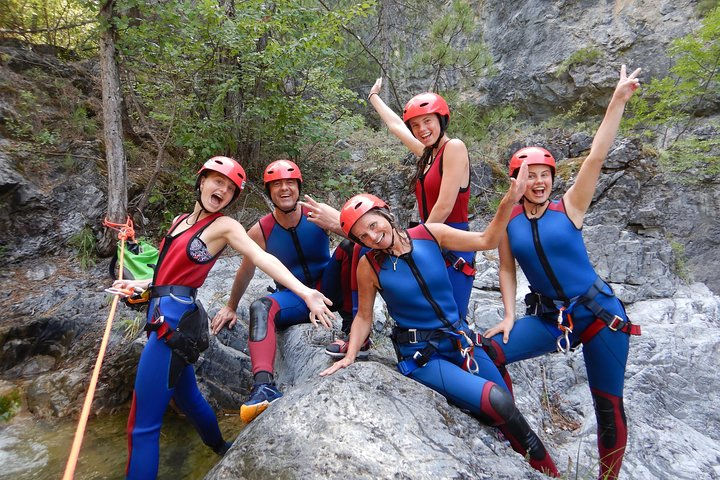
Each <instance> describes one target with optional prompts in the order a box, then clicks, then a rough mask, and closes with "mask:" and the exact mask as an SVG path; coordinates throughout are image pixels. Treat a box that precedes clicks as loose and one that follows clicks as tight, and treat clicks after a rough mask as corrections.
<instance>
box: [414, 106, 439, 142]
mask: <svg viewBox="0 0 720 480" xmlns="http://www.w3.org/2000/svg"><path fill="white" fill-rule="evenodd" d="M408 123H409V124H410V131H411V132H412V134H413V136H414V137H415V138H417V139H418V140H420V142H422V144H423V145H424V146H426V147H431V146H433V145H434V144H435V142H437V140H438V138H440V135H441V128H440V119H439V118H438V116H437V115H436V114H434V113H428V114H426V115H420V116H418V117H413V118H411V119H410V120H408Z"/></svg>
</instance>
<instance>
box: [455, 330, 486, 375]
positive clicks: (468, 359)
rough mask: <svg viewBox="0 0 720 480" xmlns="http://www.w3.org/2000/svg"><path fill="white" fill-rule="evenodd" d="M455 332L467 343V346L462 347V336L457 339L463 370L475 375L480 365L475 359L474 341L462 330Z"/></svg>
mask: <svg viewBox="0 0 720 480" xmlns="http://www.w3.org/2000/svg"><path fill="white" fill-rule="evenodd" d="M457 333H458V334H459V336H460V337H462V338H464V339H465V340H466V341H467V344H468V346H467V347H463V346H462V338H458V339H457V345H458V350H460V356H462V358H463V360H464V367H465V370H467V371H468V372H470V373H472V374H473V375H477V373H478V371H479V370H480V367H479V366H478V364H477V362H476V361H475V343H473V341H472V340H471V339H470V337H469V336H468V334H467V333H465V332H464V331H462V330H459V331H458V332H457Z"/></svg>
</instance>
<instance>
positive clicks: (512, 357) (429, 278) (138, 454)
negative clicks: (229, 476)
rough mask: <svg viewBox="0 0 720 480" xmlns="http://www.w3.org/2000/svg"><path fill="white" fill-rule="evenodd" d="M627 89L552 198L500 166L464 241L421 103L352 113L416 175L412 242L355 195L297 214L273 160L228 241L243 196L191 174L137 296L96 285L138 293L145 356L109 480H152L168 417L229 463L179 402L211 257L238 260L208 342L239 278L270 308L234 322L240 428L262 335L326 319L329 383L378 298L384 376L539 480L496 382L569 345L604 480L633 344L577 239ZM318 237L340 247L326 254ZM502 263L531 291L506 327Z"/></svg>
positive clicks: (447, 143)
mask: <svg viewBox="0 0 720 480" xmlns="http://www.w3.org/2000/svg"><path fill="white" fill-rule="evenodd" d="M639 72H640V69H637V70H635V71H634V72H632V73H631V74H630V75H627V73H626V69H625V66H624V65H623V67H622V68H621V71H620V80H619V82H618V84H617V86H616V88H615V91H614V94H613V96H612V98H611V100H610V103H609V105H608V108H607V111H606V113H605V117H604V119H603V121H602V123H601V125H600V127H599V129H598V131H597V133H596V135H595V138H594V141H593V144H592V147H591V150H590V153H589V154H588V156H587V158H586V159H585V160H584V162H583V164H582V166H581V168H580V170H579V172H578V174H577V177H576V179H575V182H574V184H573V185H572V186H571V187H570V188H569V189H568V190H567V192H566V193H565V194H564V195H563V196H562V198H560V199H558V200H551V199H550V194H551V190H552V184H553V180H554V177H555V172H556V162H555V159H554V158H553V155H552V154H551V153H550V152H549V151H548V150H546V149H544V148H540V147H527V148H523V149H521V150H519V151H518V152H516V153H515V154H514V155H513V156H512V158H511V159H510V162H509V176H510V187H509V188H508V190H507V192H506V194H505V195H504V197H503V198H502V200H501V202H500V204H499V206H498V209H497V212H496V213H495V216H494V218H493V219H492V221H491V222H490V223H489V224H488V226H487V228H486V229H485V230H484V231H482V232H472V231H469V228H468V203H469V196H470V161H469V158H468V151H467V148H466V147H465V144H464V143H463V142H462V141H460V140H458V139H451V138H450V137H449V136H448V134H447V128H448V125H449V121H450V109H449V107H448V105H447V103H446V102H445V100H444V99H443V98H442V97H441V96H439V95H437V94H434V93H424V94H421V95H417V96H416V97H413V98H412V99H411V100H410V101H409V102H408V103H407V105H406V106H405V109H404V110H403V113H402V116H400V115H397V114H396V113H395V112H394V111H393V110H392V109H391V108H389V107H388V106H387V105H386V104H385V103H384V102H383V101H382V99H381V98H380V95H379V93H380V90H381V87H382V82H381V80H380V79H378V81H377V82H376V83H375V85H373V87H372V89H371V90H370V94H369V96H368V99H369V102H370V103H371V104H372V105H373V107H374V108H375V110H376V111H377V112H378V113H379V115H380V117H381V118H382V120H383V121H384V122H385V124H386V125H387V127H388V129H389V130H390V132H391V133H393V134H394V135H395V136H397V137H398V138H399V139H400V140H401V141H402V142H403V144H405V145H406V146H407V147H408V149H409V150H410V151H411V152H413V153H414V154H415V155H416V157H417V158H418V162H417V168H416V172H415V175H414V177H413V179H412V187H413V188H414V191H415V194H416V198H417V204H418V213H419V218H420V220H421V223H420V224H419V225H417V226H414V227H410V228H404V227H403V226H401V225H399V224H398V222H397V221H396V219H395V217H394V216H393V214H392V213H391V211H390V209H389V207H388V205H387V204H386V203H385V202H384V201H383V200H382V199H380V198H378V197H376V196H374V195H370V194H367V193H362V194H358V195H355V196H353V197H352V198H350V199H349V200H348V201H347V202H346V203H345V204H344V206H343V207H342V208H341V209H340V210H336V209H334V208H333V207H331V206H329V205H327V204H324V203H318V202H316V201H315V200H313V199H312V198H310V197H309V196H306V197H305V198H306V201H304V202H303V201H300V194H301V190H302V186H303V181H302V174H301V171H300V169H299V167H298V166H297V165H296V164H295V163H293V162H291V161H289V160H279V161H275V162H272V163H271V164H270V165H268V166H267V168H266V169H265V171H264V178H263V181H264V184H265V189H266V193H267V195H268V196H269V198H270V200H271V201H272V204H273V207H274V208H273V211H272V212H271V213H270V214H268V215H266V216H265V217H263V218H261V219H260V220H259V221H258V222H257V223H256V224H255V225H253V226H252V227H251V228H250V229H249V230H248V231H247V232H246V231H245V229H244V228H243V226H242V225H240V224H239V223H238V222H237V221H235V220H233V219H232V218H230V217H228V216H225V215H223V213H222V210H223V209H224V208H226V207H227V206H228V205H229V204H231V203H232V202H233V201H234V200H235V199H236V198H237V196H238V194H239V193H240V191H241V190H242V189H243V186H244V184H245V181H246V176H245V172H244V170H243V168H242V167H241V166H240V165H239V164H238V163H237V162H236V161H235V160H233V159H230V158H227V157H214V158H211V159H210V160H208V161H207V162H206V163H205V164H204V165H203V166H202V168H201V169H200V171H199V172H198V176H197V181H196V186H195V190H196V202H195V206H194V209H193V211H192V212H191V213H187V214H183V215H179V216H178V217H176V218H175V220H174V222H173V224H172V226H171V228H170V230H169V232H168V233H167V235H166V236H165V238H164V239H163V241H162V243H161V246H160V251H161V254H160V259H159V261H158V265H157V266H156V269H155V274H154V278H153V279H152V280H151V281H150V280H145V281H118V282H116V283H115V284H114V286H116V287H120V288H126V289H127V288H134V289H143V290H144V289H150V292H151V293H150V297H151V300H150V304H149V309H148V317H147V325H146V330H147V332H148V342H147V345H146V347H145V349H144V350H143V353H142V355H141V358H140V362H139V365H138V372H137V377H136V382H135V392H134V394H133V401H132V408H131V412H130V418H129V420H128V444H129V454H128V455H129V456H128V464H127V472H126V475H127V478H142V479H145V478H155V476H156V474H157V468H158V453H159V434H160V428H161V425H162V416H163V413H164V411H165V410H166V408H167V406H168V404H169V402H170V400H171V399H174V400H175V403H176V405H177V406H178V408H179V409H180V410H182V411H183V412H184V413H185V414H186V415H187V416H188V418H190V420H191V421H192V422H193V424H194V426H195V427H196V429H197V430H198V432H199V433H200V436H201V438H202V439H203V442H204V443H205V444H206V445H208V446H209V447H210V448H212V449H213V450H214V451H215V452H216V453H218V454H220V455H222V454H224V453H225V452H226V451H227V449H228V448H229V446H230V443H229V442H227V441H226V440H225V439H224V438H223V436H222V434H221V432H220V429H219V427H218V423H217V419H216V417H215V415H214V413H213V412H212V409H211V408H210V406H209V405H208V403H207V401H206V400H205V399H204V398H203V396H202V394H201V393H200V392H199V390H198V388H197V385H196V381H195V374H194V370H193V366H192V363H193V362H194V361H195V360H196V359H197V356H198V355H199V351H200V350H202V348H203V341H201V340H202V339H201V338H200V339H198V338H197V337H198V336H200V337H201V336H202V335H201V334H202V333H203V332H202V331H200V333H197V332H198V330H202V329H203V328H204V329H205V330H206V329H207V317H206V316H205V313H204V311H203V309H202V306H201V305H200V304H199V303H198V302H196V300H195V296H196V292H197V289H198V288H199V287H200V286H201V285H202V284H203V282H204V280H205V278H206V277H207V275H208V273H209V271H210V269H211V268H212V266H213V264H214V263H215V261H216V260H217V258H218V257H219V255H220V254H221V253H222V251H223V250H224V249H225V247H226V246H227V245H228V244H229V245H230V246H231V247H232V248H234V249H235V250H236V251H237V252H239V253H240V254H241V255H242V256H243V260H242V263H241V266H240V268H239V269H238V271H237V274H236V276H235V280H234V283H233V286H232V291H231V294H230V298H229V301H228V303H227V305H226V306H225V307H223V308H222V309H221V310H220V311H219V312H218V313H217V314H216V316H215V317H214V318H213V320H212V322H211V326H210V329H211V331H212V333H215V334H216V333H218V332H219V331H220V330H221V329H222V328H224V327H228V328H232V327H233V326H234V325H235V323H236V321H237V314H236V309H237V306H238V303H239V301H240V298H241V297H242V295H243V294H244V293H245V291H246V289H247V287H248V284H249V282H250V280H251V279H252V277H253V274H254V271H255V267H259V268H260V269H261V270H263V271H264V272H266V273H267V274H268V275H270V276H271V277H272V278H273V279H274V280H275V282H276V288H275V291H274V292H273V293H271V294H269V295H267V296H264V297H262V298H260V299H258V300H255V301H254V302H253V303H252V304H251V306H250V331H249V339H248V343H249V350H250V357H251V363H252V372H253V376H254V384H253V387H252V390H251V393H250V396H249V399H248V400H247V401H246V402H245V403H244V404H243V405H242V406H241V417H242V419H243V421H245V422H250V421H252V420H253V419H254V418H255V417H256V416H257V415H259V414H260V413H261V412H263V411H264V410H265V409H266V408H267V407H268V406H269V405H270V404H271V403H272V402H274V401H275V400H277V399H278V398H280V397H281V396H282V393H281V392H280V391H279V390H278V388H277V385H276V383H275V372H274V370H273V363H274V358H275V351H276V331H278V330H281V329H284V328H287V327H289V326H291V325H296V324H299V323H306V322H310V323H312V324H313V325H316V326H318V325H320V326H324V327H331V326H332V325H333V318H334V316H333V313H332V311H331V309H332V310H334V311H337V312H339V313H340V316H341V317H342V318H343V331H344V332H346V333H348V336H347V338H345V339H339V340H338V341H336V342H333V343H332V344H331V345H328V346H327V348H326V352H327V353H328V354H329V355H331V356H333V357H336V358H340V359H339V360H338V361H337V362H335V363H334V364H332V365H331V366H330V367H329V368H327V369H326V370H324V371H323V372H321V373H320V375H322V376H327V375H330V374H332V373H334V372H336V371H337V370H339V369H342V368H346V367H348V366H349V365H351V364H352V363H353V362H354V361H355V360H356V359H357V358H359V357H363V356H367V353H368V349H369V345H370V343H369V337H370V334H371V327H372V319H373V304H374V301H375V296H376V294H377V293H380V295H381V296H382V297H383V299H384V300H385V302H386V304H387V307H388V311H389V313H390V315H391V316H392V318H393V319H394V321H395V327H394V329H393V332H392V341H393V344H394V346H395V350H396V353H397V357H398V369H399V371H400V372H401V373H402V374H404V375H406V376H408V377H410V378H412V379H414V380H416V381H418V382H420V383H422V384H424V385H426V386H428V387H430V388H432V389H434V390H436V391H437V392H439V393H441V394H442V395H444V396H445V397H446V398H447V400H448V401H449V402H450V403H452V404H454V405H457V406H459V407H461V408H462V409H464V410H466V411H468V412H469V413H470V414H471V415H473V416H474V417H476V418H478V419H479V420H480V421H481V422H483V423H485V424H488V425H493V426H496V427H498V429H499V430H500V431H501V432H502V433H503V435H504V436H505V438H506V439H507V440H508V441H509V442H510V445H511V447H512V448H513V449H514V450H516V451H517V452H519V453H520V454H521V455H523V456H524V457H526V458H527V459H528V460H529V462H530V464H531V465H532V466H533V467H534V468H535V469H537V470H539V471H541V472H544V473H545V474H547V475H550V476H554V477H557V476H559V473H558V470H557V468H556V466H555V464H554V462H553V460H552V458H551V456H550V454H549V452H548V451H547V449H546V448H545V447H544V445H543V443H542V441H541V440H540V438H539V437H538V436H537V434H536V433H535V432H534V431H533V430H532V428H531V427H530V426H529V424H528V422H527V421H526V420H525V418H524V417H523V415H522V414H521V413H520V411H519V410H518V409H517V407H516V406H515V402H514V397H513V389H512V383H511V379H510V376H509V374H508V371H507V369H506V365H507V364H509V363H513V362H516V361H519V360H523V359H527V358H532V357H536V356H539V355H542V354H545V353H549V352H553V351H556V350H558V349H559V350H564V351H567V350H568V349H569V348H570V347H571V346H575V345H577V344H579V343H582V345H583V355H584V359H585V365H586V369H587V373H588V380H589V384H590V389H591V393H592V398H593V402H594V406H595V411H596V418H597V425H598V428H597V437H598V451H599V478H603V479H613V478H617V477H618V475H619V471H620V467H621V464H622V459H623V455H624V451H625V445H626V441H627V427H626V416H625V411H624V408H623V384H624V372H625V365H626V361H627V356H628V349H629V335H632V334H639V328H638V327H637V326H636V325H634V324H632V323H631V322H630V321H629V320H628V318H627V315H626V313H625V310H624V307H623V305H622V303H621V302H620V300H619V299H617V297H616V296H615V295H614V294H613V292H612V289H611V288H610V286H609V285H608V284H607V283H606V282H604V281H603V280H602V279H601V278H600V277H599V276H598V275H597V273H596V272H595V270H594V268H593V267H592V265H591V263H590V261H589V258H588V255H587V251H586V248H585V246H584V243H583V240H582V225H583V218H584V215H585V213H586V211H587V209H588V208H589V206H590V203H591V201H592V198H593V194H594V192H595V188H596V184H597V182H598V178H599V175H600V171H601V168H602V166H603V163H604V160H605V158H606V156H607V154H608V151H609V149H610V147H611V145H612V143H613V141H614V138H615V135H616V133H617V130H618V127H619V125H620V121H621V118H622V115H623V112H624V108H625V105H626V103H627V102H628V100H629V99H630V97H631V96H632V95H633V92H634V91H635V90H636V89H637V87H638V86H639V80H638V78H637V76H638V74H639ZM329 232H334V233H336V234H339V235H342V236H343V237H344V239H343V241H342V242H341V243H340V244H339V246H338V247H337V248H336V249H335V250H334V251H333V252H332V253H331V252H330V248H329V247H330V238H329ZM495 248H497V249H498V251H499V256H500V290H501V295H502V301H503V305H504V307H505V314H504V317H503V319H502V320H501V321H500V322H499V323H498V324H497V325H495V326H492V327H490V328H488V329H487V330H486V331H485V332H483V333H476V332H473V331H472V330H471V329H470V327H469V326H468V322H467V319H466V316H467V310H468V303H469V298H470V292H471V288H472V282H473V277H474V274H475V266H474V255H475V252H476V251H480V250H490V249H495ZM516 262H517V264H519V265H520V268H521V269H522V271H523V273H524V274H525V276H526V277H527V278H528V280H529V283H530V289H531V293H530V294H528V295H527V297H526V304H527V311H526V315H525V316H523V317H522V318H519V319H516V312H515V304H516V276H515V275H516ZM198 325H199V327H198ZM194 332H195V333H194Z"/></svg>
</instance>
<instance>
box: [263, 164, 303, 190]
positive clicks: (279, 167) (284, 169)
mask: <svg viewBox="0 0 720 480" xmlns="http://www.w3.org/2000/svg"><path fill="white" fill-rule="evenodd" d="M284 178H294V179H296V180H297V181H298V182H299V183H302V174H301V173H300V167H298V166H297V165H296V164H295V162H291V161H290V160H275V161H274V162H272V163H271V164H270V165H268V166H267V167H266V168H265V173H263V183H265V185H266V186H267V184H268V183H270V182H272V181H273V180H282V179H284Z"/></svg>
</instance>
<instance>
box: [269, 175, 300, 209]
mask: <svg viewBox="0 0 720 480" xmlns="http://www.w3.org/2000/svg"><path fill="white" fill-rule="evenodd" d="M267 186H268V191H269V192H270V200H272V202H273V203H274V204H275V206H276V207H278V208H280V209H282V210H292V209H293V207H295V204H296V203H297V201H298V199H299V198H300V185H299V183H298V181H297V180H296V179H294V178H283V179H280V180H273V181H272V182H269V183H268V184H267Z"/></svg>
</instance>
